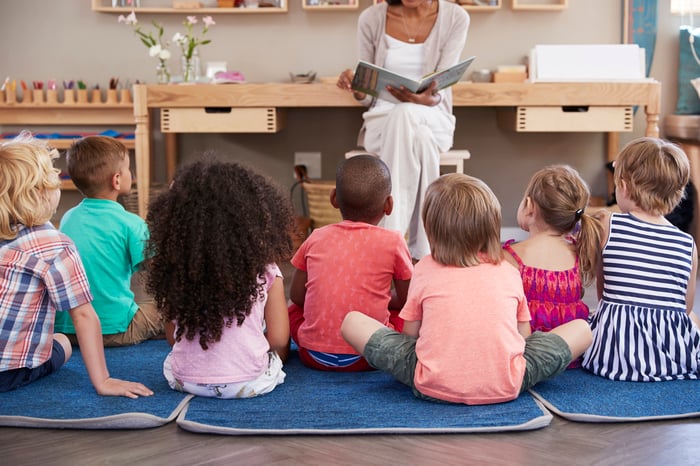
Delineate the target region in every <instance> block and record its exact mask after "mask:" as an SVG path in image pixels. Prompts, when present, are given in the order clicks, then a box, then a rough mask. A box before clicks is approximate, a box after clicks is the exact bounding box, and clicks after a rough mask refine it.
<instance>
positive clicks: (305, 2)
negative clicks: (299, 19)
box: [301, 0, 360, 11]
mask: <svg viewBox="0 0 700 466" xmlns="http://www.w3.org/2000/svg"><path fill="white" fill-rule="evenodd" d="M309 1H311V0H301V8H302V9H303V10H309V11H352V10H357V9H358V8H359V7H360V5H359V3H358V1H357V0H341V1H344V2H346V3H342V4H325V5H321V4H319V5H310V4H309ZM318 1H319V3H320V2H323V1H325V0H318ZM351 2H353V3H351Z"/></svg>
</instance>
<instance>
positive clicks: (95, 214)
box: [55, 198, 149, 335]
mask: <svg viewBox="0 0 700 466" xmlns="http://www.w3.org/2000/svg"><path fill="white" fill-rule="evenodd" d="M60 230H61V231H62V232H63V233H65V234H66V235H68V236H69V237H70V238H71V239H72V240H73V241H74V242H75V245H76V247H77V248H78V253H79V254H80V258H81V259H82V261H83V265H84V266H85V272H86V274H87V277H88V282H89V283H90V291H91V292H92V294H93V296H94V300H93V301H92V305H93V307H94V308H95V311H96V312H97V315H98V316H99V318H100V323H101V325H102V333H103V334H105V335H111V334H114V333H123V332H125V331H126V329H127V328H128V327H129V324H130V323H131V319H132V318H133V317H134V314H136V311H137V310H138V305H137V304H136V302H135V301H134V293H133V291H132V290H131V276H132V275H133V274H134V272H136V271H137V270H138V268H139V265H140V264H141V262H143V259H144V247H145V244H146V241H147V240H148V236H149V235H148V227H147V225H146V222H144V220H143V219H142V218H141V217H139V216H138V215H135V214H132V213H131V212H128V211H127V210H125V209H124V207H123V206H122V205H121V204H119V203H118V202H114V201H110V200H106V199H89V198H86V199H83V201H82V202H81V203H80V204H78V205H77V206H75V207H73V208H72V209H70V210H69V211H68V212H66V213H65V215H64V216H63V218H62V219H61V226H60ZM55 331H56V332H59V333H75V327H73V322H72V321H71V319H70V315H69V314H68V313H67V312H59V313H57V315H56V325H55Z"/></svg>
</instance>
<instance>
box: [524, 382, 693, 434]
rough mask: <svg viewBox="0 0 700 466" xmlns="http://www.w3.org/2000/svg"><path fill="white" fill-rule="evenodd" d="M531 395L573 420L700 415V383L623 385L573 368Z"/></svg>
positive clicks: (627, 383) (638, 419)
mask: <svg viewBox="0 0 700 466" xmlns="http://www.w3.org/2000/svg"><path fill="white" fill-rule="evenodd" d="M530 392H531V393H532V394H533V395H534V396H535V397H536V398H537V399H539V400H540V401H542V403H544V405H545V406H546V407H547V408H548V409H549V410H550V411H552V412H554V413H556V414H558V415H559V416H561V417H563V418H566V419H569V420H571V421H580V422H630V421H648V420H661V419H678V418H687V417H697V416H700V380H676V381H670V382H620V381H614V380H609V379H606V378H603V377H598V376H596V375H593V374H592V373H590V372H588V371H586V370H584V369H573V370H568V371H565V372H564V373H563V374H559V375H558V376H556V377H554V378H553V379H550V380H547V381H545V382H540V383H539V384H537V385H536V386H535V387H534V388H532V389H530Z"/></svg>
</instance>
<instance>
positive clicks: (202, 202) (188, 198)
mask: <svg viewBox="0 0 700 466" xmlns="http://www.w3.org/2000/svg"><path fill="white" fill-rule="evenodd" d="M146 221H147V223H148V226H149V229H150V234H151V237H150V240H149V242H148V246H147V249H148V254H149V255H150V257H152V259H151V260H150V261H149V274H148V281H147V284H146V289H147V290H148V292H150V293H152V294H153V296H154V298H155V301H156V304H157V305H158V307H159V308H160V310H161V313H162V314H163V317H164V318H165V319H166V320H167V321H176V322H177V333H176V334H175V339H176V340H177V341H180V339H181V338H182V337H183V336H184V337H185V338H186V339H187V340H194V338H195V336H197V335H199V344H200V345H201V346H202V348H203V349H204V350H206V349H207V348H208V344H209V343H212V342H216V341H219V340H220V339H221V334H222V331H223V328H224V325H225V326H226V327H230V326H231V325H232V324H233V322H234V320H235V321H236V324H237V325H239V326H240V325H241V324H242V323H243V321H244V320H245V318H246V316H247V315H249V314H250V310H251V307H252V304H253V302H255V301H256V300H258V299H259V298H260V297H261V296H262V294H263V291H264V290H263V286H262V284H261V279H262V277H263V276H264V272H265V269H266V266H268V265H269V264H270V263H273V262H278V261H282V260H286V259H288V258H289V257H290V255H291V252H292V240H291V237H290V234H289V232H290V231H291V228H292V225H293V215H292V206H291V200H290V199H289V196H286V195H284V194H282V191H281V190H280V189H279V188H278V187H277V185H276V184H275V183H274V182H273V181H272V180H270V179H269V178H267V177H265V176H263V175H261V174H259V173H256V172H255V171H253V170H251V169H249V168H246V167H243V166H242V165H239V164H237V163H228V162H218V161H215V160H214V159H213V158H212V157H211V156H208V157H206V158H205V159H204V160H201V161H198V162H195V163H192V164H190V165H187V166H185V167H183V168H181V169H180V170H179V171H178V172H177V173H176V175H175V178H174V180H173V183H172V185H171V187H170V189H169V190H168V191H166V192H164V193H163V194H161V195H159V196H158V197H157V198H155V199H154V201H153V202H152V204H151V205H150V207H149V212H148V216H147V218H146Z"/></svg>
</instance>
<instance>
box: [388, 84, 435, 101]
mask: <svg viewBox="0 0 700 466" xmlns="http://www.w3.org/2000/svg"><path fill="white" fill-rule="evenodd" d="M436 86H437V84H436V83H435V82H434V81H433V82H432V83H431V84H430V86H428V88H427V89H425V90H424V91H423V92H420V93H418V94H416V93H413V92H411V91H409V90H408V89H406V88H405V87H403V86H401V87H398V88H397V87H391V86H387V88H386V89H387V91H389V93H390V94H391V95H393V96H394V97H396V99H397V100H398V101H399V102H411V103H414V104H419V105H426V106H428V107H433V106H435V105H437V104H439V103H440V102H441V101H442V96H441V95H440V94H438V92H437V91H436V90H435V87H436Z"/></svg>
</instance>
